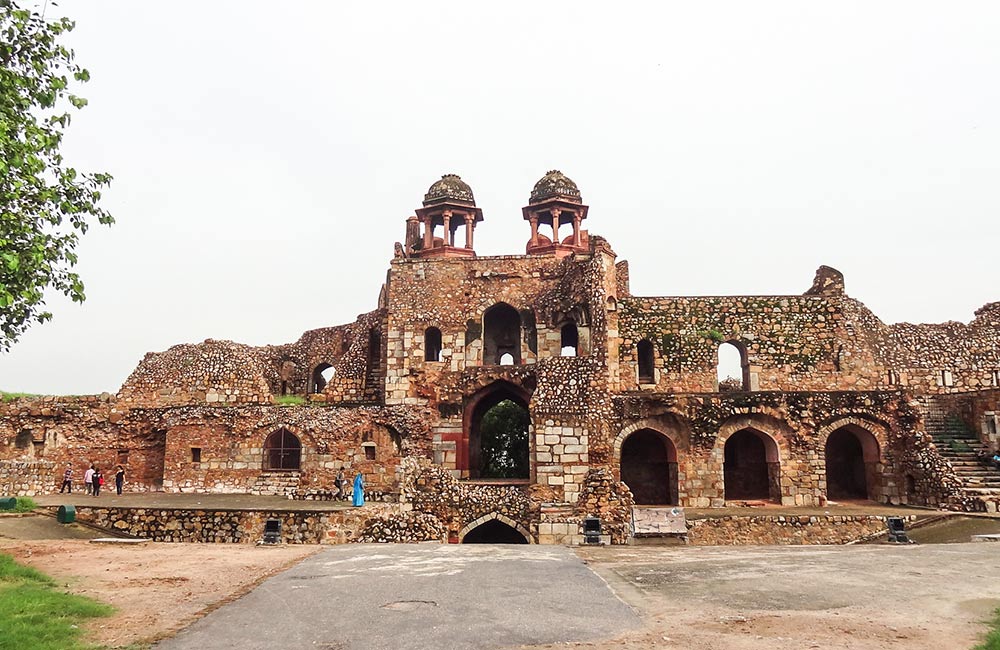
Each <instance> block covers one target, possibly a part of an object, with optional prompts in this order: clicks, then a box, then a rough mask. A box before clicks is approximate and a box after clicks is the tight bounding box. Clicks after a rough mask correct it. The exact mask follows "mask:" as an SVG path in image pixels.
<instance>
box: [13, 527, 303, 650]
mask: <svg viewBox="0 0 1000 650" xmlns="http://www.w3.org/2000/svg"><path fill="white" fill-rule="evenodd" d="M319 550H320V547H318V546H282V547H257V546H247V545H237V544H217V545H216V544H155V543H147V544H143V545H137V546H114V545H104V544H91V543H89V542H87V541H84V540H59V541H41V540H38V541H35V540H32V541H12V540H6V539H4V540H0V552H3V553H8V554H11V555H13V556H14V557H15V558H17V560H18V561H20V562H23V563H25V564H28V565H30V566H33V567H35V568H36V569H38V570H39V571H42V572H44V573H46V574H48V575H50V576H52V577H53V578H55V579H56V580H58V581H59V582H60V583H62V584H64V585H65V586H66V588H67V589H68V590H69V591H71V592H73V593H78V594H83V595H86V596H91V597H93V598H96V599H98V600H100V601H103V602H106V603H110V604H111V605H114V606H115V607H117V608H118V613H117V614H115V615H114V616H113V617H111V618H104V619H97V620H95V621H94V622H93V623H92V625H91V626H90V627H91V630H90V631H91V632H92V634H91V635H88V639H89V640H91V641H94V642H96V643H101V644H106V645H109V646H112V647H114V646H120V645H128V644H131V643H148V642H152V641H155V640H157V639H160V638H163V637H165V636H169V635H171V634H173V633H175V632H176V631H178V630H180V629H182V628H184V627H186V626H188V625H190V624H191V623H192V622H193V621H194V620H196V619H197V618H198V617H199V616H201V615H202V614H204V613H205V612H207V611H211V610H212V609H214V608H215V607H218V606H219V605H221V604H223V603H226V602H229V601H230V600H232V599H234V598H238V597H239V596H241V595H243V594H245V593H246V592H247V591H249V590H250V589H252V588H253V587H254V586H255V585H256V584H258V583H259V582H260V581H261V580H263V579H264V578H267V577H268V576H271V575H273V574H275V573H277V572H279V571H281V570H283V569H285V568H287V567H289V566H292V565H294V564H295V563H297V562H299V561H300V560H301V559H302V558H304V557H306V556H308V555H311V554H313V553H316V552H317V551H319Z"/></svg>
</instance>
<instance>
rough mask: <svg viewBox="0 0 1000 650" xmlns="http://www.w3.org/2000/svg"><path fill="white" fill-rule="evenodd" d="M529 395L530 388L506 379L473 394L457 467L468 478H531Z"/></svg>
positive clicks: (466, 405) (467, 412)
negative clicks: (463, 471)
mask: <svg viewBox="0 0 1000 650" xmlns="http://www.w3.org/2000/svg"><path fill="white" fill-rule="evenodd" d="M530 399H531V394H530V393H528V391H526V390H525V389H524V388H522V387H520V386H516V385H514V384H512V383H510V382H506V381H495V382H493V383H492V384H490V385H488V386H486V387H485V388H483V389H482V390H480V391H478V392H477V393H476V394H475V395H473V396H472V397H470V398H469V399H468V400H467V401H466V404H465V413H464V417H463V430H464V435H463V438H462V447H461V449H460V453H459V456H458V458H457V461H458V469H460V470H465V471H467V473H468V474H467V475H468V477H469V478H498V479H517V480H522V479H530V478H531V463H530V457H531V456H530V450H531V440H530V437H531V436H530V433H531V417H530V413H529V411H528V402H529V400H530ZM515 425H517V426H516V427H515V428H516V430H513V429H511V427H513V426H515Z"/></svg>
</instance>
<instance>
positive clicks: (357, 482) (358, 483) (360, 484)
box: [353, 472, 365, 506]
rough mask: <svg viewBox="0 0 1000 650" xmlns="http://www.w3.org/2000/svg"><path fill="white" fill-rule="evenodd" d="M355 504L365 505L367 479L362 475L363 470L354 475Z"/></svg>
mask: <svg viewBox="0 0 1000 650" xmlns="http://www.w3.org/2000/svg"><path fill="white" fill-rule="evenodd" d="M353 505H355V506H363V505H365V479H364V478H363V477H362V476H361V472H358V475H357V476H355V477H354V502H353Z"/></svg>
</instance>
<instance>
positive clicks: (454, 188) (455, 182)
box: [406, 174, 483, 257]
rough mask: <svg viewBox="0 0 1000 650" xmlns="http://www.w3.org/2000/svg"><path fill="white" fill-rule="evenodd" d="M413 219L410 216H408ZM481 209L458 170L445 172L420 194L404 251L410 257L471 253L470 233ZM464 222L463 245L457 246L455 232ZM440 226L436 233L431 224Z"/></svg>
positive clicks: (462, 255) (480, 216)
mask: <svg viewBox="0 0 1000 650" xmlns="http://www.w3.org/2000/svg"><path fill="white" fill-rule="evenodd" d="M411 220H413V217H411ZM482 220H483V211H482V210H480V209H479V208H477V207H476V198H475V197H474V196H473V195H472V188H471V187H469V184H468V183H466V182H465V181H463V180H462V179H461V178H460V177H459V176H458V174H445V175H444V176H442V177H441V180H439V181H437V182H435V183H434V184H433V185H431V186H430V187H429V188H428V189H427V193H426V194H424V207H422V208H420V209H419V210H417V216H416V221H417V222H418V223H419V224H420V225H422V226H423V228H422V230H423V233H422V234H420V233H419V232H417V225H416V224H414V226H413V228H412V229H411V228H408V229H407V242H406V243H407V249H408V250H407V252H408V253H409V254H410V255H412V256H413V257H475V255H476V252H475V251H474V250H473V249H472V235H473V231H474V230H475V228H476V223H478V222H480V221H482ZM463 224H464V225H465V245H464V246H458V245H456V242H455V232H456V231H457V230H458V228H459V227H460V226H461V225H463ZM438 226H440V227H441V230H440V231H439V235H438V236H435V232H434V230H435V228H436V227H438Z"/></svg>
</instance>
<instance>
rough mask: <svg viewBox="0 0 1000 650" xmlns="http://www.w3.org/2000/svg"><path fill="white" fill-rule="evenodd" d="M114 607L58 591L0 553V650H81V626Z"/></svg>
mask: <svg viewBox="0 0 1000 650" xmlns="http://www.w3.org/2000/svg"><path fill="white" fill-rule="evenodd" d="M113 612H114V608H112V607H111V606H110V605H105V604H103V603H99V602H97V601H95V600H91V599H90V598H84V597H83V596H75V595H73V594H68V593H65V592H63V591H61V590H60V589H59V587H58V585H57V584H56V582H55V581H54V580H53V579H52V578H50V577H48V576H47V575H45V574H43V573H40V572H38V571H36V570H35V569H32V568H31V567H26V566H23V565H21V564H18V563H17V562H15V561H14V558H12V557H11V556H9V555H5V554H3V553H0V648H32V649H33V650H84V649H85V648H93V647H94V646H93V645H91V644H85V643H82V642H81V641H80V634H81V633H82V631H83V630H82V629H81V625H82V624H83V622H84V621H85V620H86V619H88V618H96V617H100V616H110V615H111V614H112V613H113Z"/></svg>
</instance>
